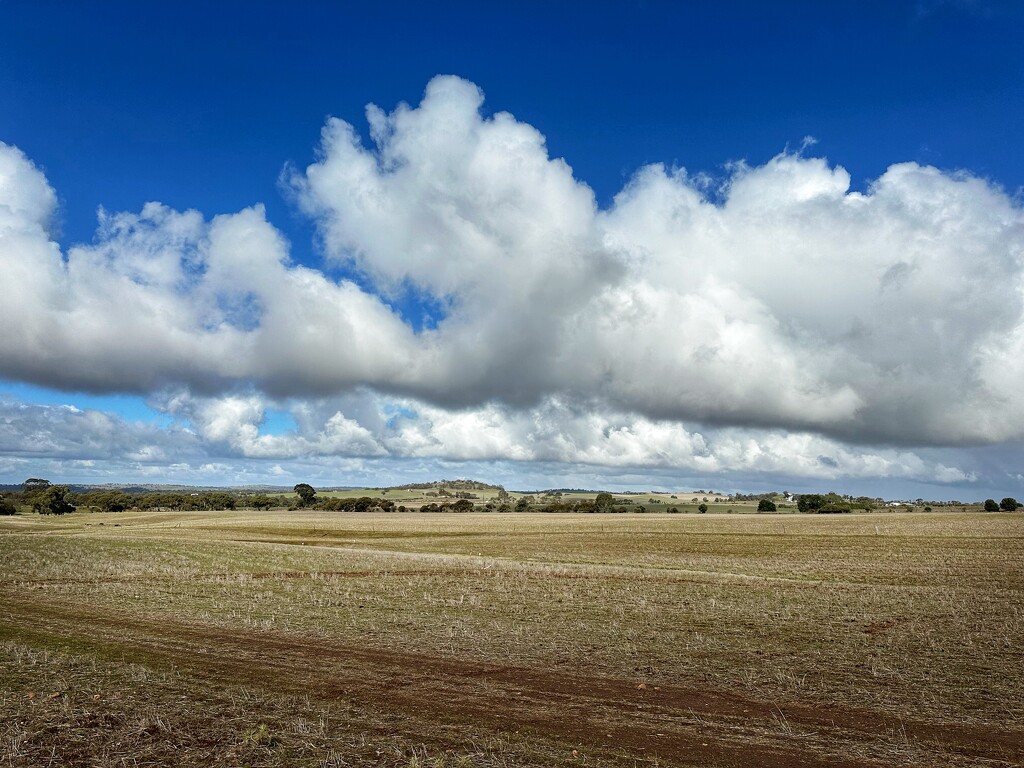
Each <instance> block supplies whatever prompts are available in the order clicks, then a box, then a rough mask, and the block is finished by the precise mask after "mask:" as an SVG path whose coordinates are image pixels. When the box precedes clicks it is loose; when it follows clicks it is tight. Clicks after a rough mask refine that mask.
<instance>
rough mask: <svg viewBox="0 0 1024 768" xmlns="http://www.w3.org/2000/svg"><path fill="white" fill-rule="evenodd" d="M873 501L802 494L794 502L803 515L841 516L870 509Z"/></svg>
mask: <svg viewBox="0 0 1024 768" xmlns="http://www.w3.org/2000/svg"><path fill="white" fill-rule="evenodd" d="M873 506H874V504H873V500H871V499H868V498H866V497H858V498H856V499H855V498H852V497H850V496H840V495H839V494H838V493H832V492H829V493H826V494H820V493H804V494H802V495H801V496H800V497H799V498H798V499H797V500H796V508H797V509H798V510H800V511H801V512H804V513H814V514H819V515H828V514H841V513H844V512H851V511H852V510H854V509H863V510H865V511H867V510H869V509H872V508H873Z"/></svg>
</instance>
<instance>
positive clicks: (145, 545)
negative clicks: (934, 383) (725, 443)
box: [0, 510, 1024, 768]
mask: <svg viewBox="0 0 1024 768" xmlns="http://www.w3.org/2000/svg"><path fill="white" fill-rule="evenodd" d="M1022 638H1024V515H1022V514H1020V513H1015V514H1003V513H1000V514H987V515H986V514H959V513H930V514H926V513H914V514H894V513H891V514H863V515H860V514H852V515H837V516H824V515H808V516H802V515H727V514H714V513H712V514H707V515H678V514H677V515H670V514H644V515H639V514H618V515H553V514H505V515H496V514H467V515H456V514H446V515H430V514H418V513H408V514H379V515H374V514H350V513H328V512H313V511H291V512H289V511H284V510H270V511H266V512H254V511H251V510H243V511H230V512H227V511H226V512H181V513H173V512H145V513H140V512H126V513H119V514H100V513H94V514H89V513H82V512H78V513H74V514H71V515H67V516H65V517H61V518H52V517H40V516H38V515H20V516H16V517H11V518H0V766H35V765H55V766H56V765H89V766H107V765H110V766H115V765H117V766H121V765H132V766H135V765H138V766H154V765H167V766H178V765H195V766H199V765H204V766H205V765H239V766H241V765H253V766H276V765H281V766H285V765H287V766H292V765H294V766H398V767H400V768H414V767H415V768H422V766H436V767H437V768H441V767H442V766H481V767H490V766H578V765H588V766H746V765H758V766H779V767H781V766H822V767H824V766H846V767H847V768H854V767H859V766H1012V765H1020V764H1022V763H1024V697H1022V696H1021V691H1022V690H1024V640H1022Z"/></svg>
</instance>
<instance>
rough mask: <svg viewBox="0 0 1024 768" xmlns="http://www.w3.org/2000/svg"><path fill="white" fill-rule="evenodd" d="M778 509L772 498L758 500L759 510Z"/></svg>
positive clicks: (773, 510) (771, 510) (769, 510)
mask: <svg viewBox="0 0 1024 768" xmlns="http://www.w3.org/2000/svg"><path fill="white" fill-rule="evenodd" d="M777 509H778V508H777V507H776V506H775V502H774V501H772V500H771V499H761V500H760V501H759V502H757V511H758V512H775V511H777Z"/></svg>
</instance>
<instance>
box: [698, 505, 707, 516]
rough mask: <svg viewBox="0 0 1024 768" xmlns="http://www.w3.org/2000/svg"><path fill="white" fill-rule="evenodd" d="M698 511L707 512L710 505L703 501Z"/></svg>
mask: <svg viewBox="0 0 1024 768" xmlns="http://www.w3.org/2000/svg"><path fill="white" fill-rule="evenodd" d="M697 511H698V512H700V513H701V514H702V515H703V514H704V513H705V512H707V511H708V505H707V504H705V503H704V502H701V503H700V506H698V507H697Z"/></svg>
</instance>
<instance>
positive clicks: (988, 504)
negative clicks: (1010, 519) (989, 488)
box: [985, 499, 999, 512]
mask: <svg viewBox="0 0 1024 768" xmlns="http://www.w3.org/2000/svg"><path fill="white" fill-rule="evenodd" d="M985 511H986V512H998V511H999V505H998V504H996V500H995V499H985Z"/></svg>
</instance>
